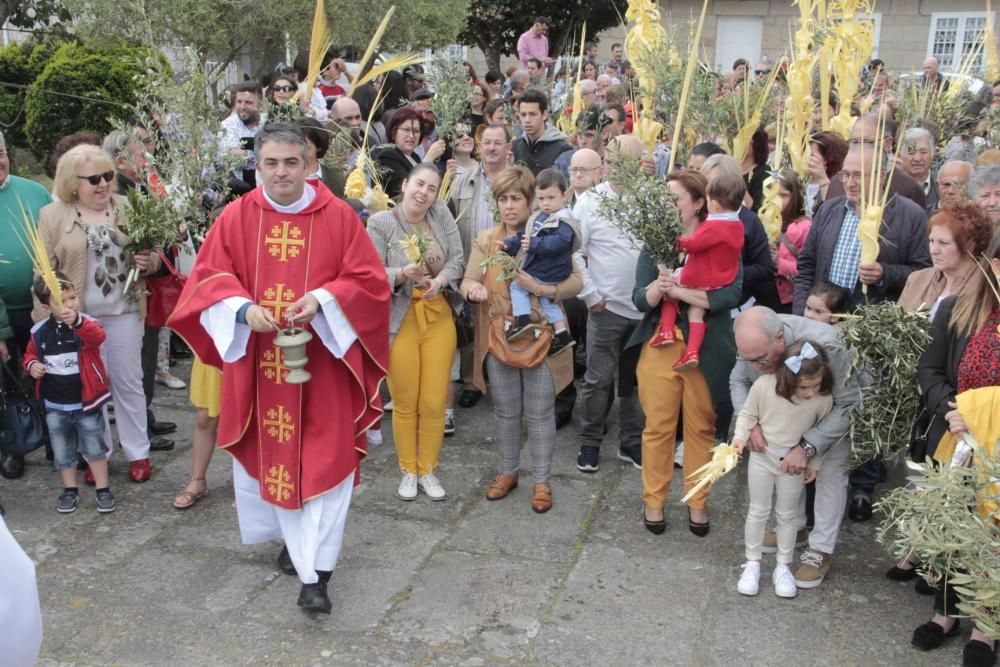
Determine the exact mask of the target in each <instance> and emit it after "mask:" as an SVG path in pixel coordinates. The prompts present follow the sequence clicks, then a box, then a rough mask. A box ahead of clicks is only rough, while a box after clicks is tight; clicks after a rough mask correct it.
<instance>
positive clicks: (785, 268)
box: [774, 217, 812, 303]
mask: <svg viewBox="0 0 1000 667" xmlns="http://www.w3.org/2000/svg"><path fill="white" fill-rule="evenodd" d="M810 226H812V220H810V219H809V218H805V217H803V218H799V219H798V220H796V221H795V222H793V223H792V224H790V225H788V229H786V230H785V236H786V237H787V238H788V240H789V241H791V243H792V245H793V246H795V247H796V248H797V249H798V251H799V252H802V248H803V247H804V246H805V244H806V237H807V236H809V227H810ZM798 263H799V260H798V256H797V255H793V254H792V252H791V251H790V250H789V249H788V246H787V245H785V244H784V243H782V242H781V241H778V265H777V266H776V267H775V274H776V275H775V277H774V280H775V282H776V283H777V285H778V297H779V298H780V299H781V303H791V302H792V297H793V296H794V295H795V285H794V284H793V282H792V281H793V280H794V279H795V276H796V275H798V273H799V268H798Z"/></svg>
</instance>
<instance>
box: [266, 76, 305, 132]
mask: <svg viewBox="0 0 1000 667" xmlns="http://www.w3.org/2000/svg"><path fill="white" fill-rule="evenodd" d="M298 89H299V87H298V84H296V83H295V79H294V78H293V77H291V76H287V75H284V74H279V75H277V76H276V77H274V78H273V79H271V85H269V86H268V87H267V101H268V105H269V107H270V108H269V110H268V114H267V116H268V120H269V121H270V122H272V123H274V122H281V121H296V120H298V119H299V118H301V117H302V116H303V114H304V113H305V112H304V110H303V109H302V107H301V106H299V105H298V104H296V103H295V102H293V101H292V98H293V97H294V96H295V91H296V90H298Z"/></svg>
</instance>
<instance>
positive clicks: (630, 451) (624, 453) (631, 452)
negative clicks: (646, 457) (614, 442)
mask: <svg viewBox="0 0 1000 667" xmlns="http://www.w3.org/2000/svg"><path fill="white" fill-rule="evenodd" d="M618 458H619V459H620V460H622V461H625V462H626V463H631V464H632V466H633V467H634V468H635V469H636V470H642V446H641V445H632V446H631V447H622V448H621V449H619V450H618Z"/></svg>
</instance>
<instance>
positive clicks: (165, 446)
mask: <svg viewBox="0 0 1000 667" xmlns="http://www.w3.org/2000/svg"><path fill="white" fill-rule="evenodd" d="M173 448H174V441H173V440H167V439H166V438H163V437H160V436H158V435H155V436H153V437H152V438H150V439H149V451H151V452H169V451H170V450H171V449H173Z"/></svg>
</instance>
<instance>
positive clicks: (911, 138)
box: [903, 127, 934, 156]
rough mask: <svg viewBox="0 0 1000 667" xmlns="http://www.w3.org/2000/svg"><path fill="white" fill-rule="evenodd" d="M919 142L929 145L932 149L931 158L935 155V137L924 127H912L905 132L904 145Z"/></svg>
mask: <svg viewBox="0 0 1000 667" xmlns="http://www.w3.org/2000/svg"><path fill="white" fill-rule="evenodd" d="M918 141H926V142H927V145H928V146H930V147H931V156H933V155H934V137H933V135H931V133H930V132H928V131H927V130H925V129H924V128H922V127H911V128H909V129H908V130H906V132H903V143H904V144H915V143H917V142H918Z"/></svg>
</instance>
